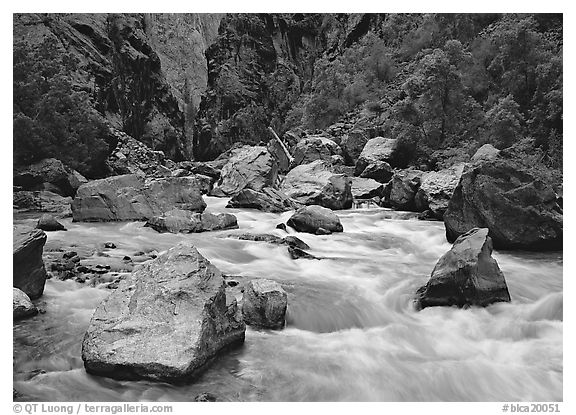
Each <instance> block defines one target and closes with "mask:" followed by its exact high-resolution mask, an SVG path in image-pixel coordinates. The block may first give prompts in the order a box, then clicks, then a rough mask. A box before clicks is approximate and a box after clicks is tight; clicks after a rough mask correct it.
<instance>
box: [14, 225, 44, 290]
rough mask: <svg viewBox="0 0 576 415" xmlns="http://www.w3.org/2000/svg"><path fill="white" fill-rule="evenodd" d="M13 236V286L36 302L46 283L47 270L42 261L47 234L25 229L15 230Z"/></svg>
mask: <svg viewBox="0 0 576 415" xmlns="http://www.w3.org/2000/svg"><path fill="white" fill-rule="evenodd" d="M12 236H13V241H12V242H13V245H12V248H13V253H14V255H13V268H12V285H13V286H14V287H16V288H19V289H21V290H22V291H24V293H26V295H28V296H29V297H30V298H31V299H33V300H34V299H36V298H38V297H40V296H41V295H42V293H43V292H44V284H45V283H46V268H45V267H44V261H43V260H42V252H43V250H44V244H45V243H46V234H45V233H44V231H42V230H40V229H31V228H28V227H25V228H14V229H13V235H12Z"/></svg>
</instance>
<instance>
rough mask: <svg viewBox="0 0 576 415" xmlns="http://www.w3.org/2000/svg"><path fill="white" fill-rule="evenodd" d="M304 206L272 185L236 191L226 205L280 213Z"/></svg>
mask: <svg viewBox="0 0 576 415" xmlns="http://www.w3.org/2000/svg"><path fill="white" fill-rule="evenodd" d="M300 206H302V205H301V203H298V202H297V201H295V200H292V199H290V198H289V197H288V196H286V195H285V194H284V193H282V192H280V191H279V190H276V189H273V188H271V187H264V188H263V189H262V190H261V191H259V192H257V191H255V190H252V189H243V190H241V191H240V192H238V193H236V194H235V195H234V196H233V197H232V199H230V201H229V202H228V204H227V205H226V207H227V208H244V209H258V210H261V211H262V212H272V213H280V212H286V211H287V210H292V209H297V208H298V207H300Z"/></svg>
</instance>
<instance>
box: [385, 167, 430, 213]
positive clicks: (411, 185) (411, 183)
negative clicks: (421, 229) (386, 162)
mask: <svg viewBox="0 0 576 415" xmlns="http://www.w3.org/2000/svg"><path fill="white" fill-rule="evenodd" d="M423 174H424V172H422V171H420V170H400V171H398V172H396V173H395V174H394V176H393V177H392V180H390V182H389V183H388V184H387V186H386V187H385V189H384V197H385V201H384V204H385V205H386V206H389V207H392V208H394V209H397V210H408V211H411V212H417V211H418V209H417V207H416V201H415V197H416V192H418V189H419V188H420V182H421V178H422V175H423Z"/></svg>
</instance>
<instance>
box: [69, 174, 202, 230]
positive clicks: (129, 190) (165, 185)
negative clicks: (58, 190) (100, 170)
mask: <svg viewBox="0 0 576 415" xmlns="http://www.w3.org/2000/svg"><path fill="white" fill-rule="evenodd" d="M174 208H179V209H184V210H191V211H195V212H202V211H203V210H204V209H205V208H206V203H205V202H204V200H203V199H202V195H201V193H200V188H199V185H198V183H197V181H196V180H195V178H193V177H166V178H160V179H152V180H144V178H142V177H141V176H137V175H135V174H126V175H122V176H113V177H108V178H106V179H100V180H94V181H92V182H89V183H86V184H84V185H82V186H80V188H79V189H78V192H77V194H76V197H75V199H74V200H73V201H72V218H73V221H74V222H109V221H129V220H147V219H150V218H152V217H154V216H158V215H161V214H162V213H164V212H166V211H168V210H171V209H174Z"/></svg>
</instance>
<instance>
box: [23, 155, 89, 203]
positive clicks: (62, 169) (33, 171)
mask: <svg viewBox="0 0 576 415" xmlns="http://www.w3.org/2000/svg"><path fill="white" fill-rule="evenodd" d="M86 182H87V180H86V179H85V178H84V176H82V175H81V174H80V173H78V172H77V171H76V170H73V169H71V168H69V167H67V166H65V165H64V163H62V162H61V161H60V160H58V159H55V158H47V159H44V160H41V161H39V162H38V163H34V164H32V165H30V166H28V167H26V168H25V169H22V170H20V171H19V172H17V173H16V174H15V175H14V185H16V186H21V187H22V189H24V190H35V191H39V190H48V191H51V192H54V193H57V194H59V195H61V196H65V197H66V196H74V195H75V194H76V190H77V189H78V188H79V187H80V185H82V184H84V183H86Z"/></svg>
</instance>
